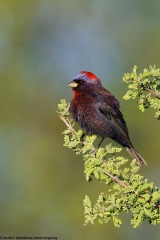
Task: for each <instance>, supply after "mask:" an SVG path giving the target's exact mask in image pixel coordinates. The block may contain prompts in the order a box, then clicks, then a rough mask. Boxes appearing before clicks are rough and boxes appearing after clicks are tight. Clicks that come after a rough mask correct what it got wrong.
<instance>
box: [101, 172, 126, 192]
mask: <svg viewBox="0 0 160 240" xmlns="http://www.w3.org/2000/svg"><path fill="white" fill-rule="evenodd" d="M102 172H103V173H105V174H106V175H107V176H108V177H110V178H111V179H112V180H113V181H115V182H117V183H118V184H119V185H121V186H122V187H124V188H126V187H128V184H125V183H124V182H123V181H121V180H120V179H119V178H118V177H117V176H113V175H112V174H110V173H108V172H106V171H104V170H103V169H102Z"/></svg>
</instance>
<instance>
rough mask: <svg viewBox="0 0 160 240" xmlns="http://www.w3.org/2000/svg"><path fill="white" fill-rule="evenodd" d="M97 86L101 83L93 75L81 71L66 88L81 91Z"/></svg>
mask: <svg viewBox="0 0 160 240" xmlns="http://www.w3.org/2000/svg"><path fill="white" fill-rule="evenodd" d="M99 85H101V81H100V79H99V78H97V77H96V76H95V75H94V74H93V73H91V72H87V71H81V72H80V73H78V74H77V75H76V76H75V78H74V79H73V80H72V82H70V83H69V84H68V87H71V88H72V89H73V91H83V90H87V89H89V88H90V87H93V86H99Z"/></svg>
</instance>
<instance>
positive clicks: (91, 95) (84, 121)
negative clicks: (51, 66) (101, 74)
mask: <svg viewBox="0 0 160 240" xmlns="http://www.w3.org/2000/svg"><path fill="white" fill-rule="evenodd" d="M68 87H71V88H72V90H73V98H72V101H71V103H70V107H69V112H70V114H71V117H72V118H73V120H74V121H75V122H77V123H78V124H79V126H80V127H81V128H82V130H83V131H84V132H85V133H86V134H88V135H94V134H96V135H97V136H99V137H101V141H100V143H99V145H98V148H99V147H100V145H101V143H102V142H103V140H104V139H105V138H107V137H108V138H110V139H113V140H114V141H115V142H117V143H119V144H120V145H121V146H122V147H124V148H125V149H126V150H127V152H128V153H129V154H130V155H131V157H132V158H134V159H136V161H137V164H138V165H142V164H145V165H147V164H146V162H145V160H144V159H143V158H142V157H141V155H140V154H139V153H138V152H137V150H136V149H135V148H134V146H133V144H132V142H131V140H130V138H129V132H128V128H127V124H126V122H125V120H124V117H123V114H122V113H121V111H120V103H119V101H118V100H117V99H116V98H115V97H114V96H113V95H112V94H111V93H110V92H109V91H108V90H107V89H105V88H104V87H103V86H102V83H101V80H100V79H99V78H98V77H97V76H96V75H94V74H93V73H92V72H88V71H81V72H79V73H78V74H77V75H76V76H75V77H74V79H73V80H72V81H71V82H70V83H69V84H68Z"/></svg>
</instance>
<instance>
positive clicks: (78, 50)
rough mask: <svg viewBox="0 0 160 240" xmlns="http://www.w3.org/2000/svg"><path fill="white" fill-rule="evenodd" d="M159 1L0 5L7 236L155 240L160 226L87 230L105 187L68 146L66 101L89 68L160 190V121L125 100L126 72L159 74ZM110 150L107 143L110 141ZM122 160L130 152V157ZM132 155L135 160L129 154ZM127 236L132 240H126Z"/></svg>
mask: <svg viewBox="0 0 160 240" xmlns="http://www.w3.org/2000/svg"><path fill="white" fill-rule="evenodd" d="M159 11H160V1H159V0H153V1H145V0H134V1H127V0H120V1H111V0H106V1H104V0H99V1H98V0H97V1H96V0H85V1H84V0H82V1H78V0H68V1H66V0H59V1H55V0H34V1H33V0H23V1H22V0H0V77H1V80H0V235H1V236H3V235H4V236H9V235H11V236H12V235H15V236H16V235H17V236H57V237H58V239H65V240H70V239H77V240H79V239H92V240H96V239H102V240H103V239H114V240H117V239H118V240H121V239H136V240H137V239H141V240H143V239H151V238H152V239H154V240H159V234H160V227H159V226H151V225H149V224H148V223H143V224H142V226H141V227H140V228H138V229H136V230H135V229H133V228H132V226H131V225H130V219H131V215H130V214H127V215H126V214H125V215H122V218H123V225H122V227H121V228H120V229H117V228H115V227H114V226H113V224H112V223H110V224H109V225H99V224H98V223H97V224H95V225H93V226H92V225H88V226H86V228H84V229H83V228H82V224H83V221H84V216H83V205H82V201H83V198H84V196H85V195H86V194H88V195H89V196H90V197H91V199H92V201H93V203H94V202H95V201H96V198H97V196H98V194H99V193H100V192H101V191H105V189H106V187H105V185H103V184H100V183H98V182H97V181H96V180H93V181H92V182H90V183H88V182H86V180H85V176H84V173H83V170H84V167H83V160H82V156H76V155H75V154H74V153H73V152H71V151H70V150H69V149H67V148H64V147H63V137H62V135H61V133H62V131H63V130H64V129H65V126H64V124H63V122H61V121H60V119H59V118H58V116H57V113H56V110H57V104H58V103H59V102H60V99H61V98H65V99H66V100H67V101H70V100H71V98H72V92H71V89H69V88H68V87H67V84H68V83H69V82H70V81H71V80H72V79H73V77H74V76H75V75H76V74H77V73H78V72H79V71H81V70H88V71H92V72H94V73H95V74H96V75H97V76H98V77H99V78H101V79H102V83H103V85H104V86H105V87H106V88H108V89H109V90H110V91H111V92H112V93H113V94H114V95H115V96H117V98H118V99H119V100H120V102H121V109H122V112H123V114H124V116H125V119H126V121H127V123H128V128H129V130H130V136H131V139H132V141H133V143H134V145H135V146H136V148H137V149H138V150H139V152H140V153H141V155H142V156H143V157H144V158H145V159H146V161H147V162H148V167H143V168H142V169H141V173H142V174H144V175H145V177H146V178H149V181H154V182H155V184H156V185H158V186H159V185H160V183H159V161H158V160H159V155H160V148H159V142H160V134H159V123H158V121H157V120H156V119H155V118H154V117H153V115H154V112H153V111H150V110H148V111H147V112H145V113H141V112H140V111H139V110H138V107H137V104H136V101H127V102H126V101H124V100H123V99H122V96H123V95H124V94H125V92H126V90H127V86H126V85H125V84H124V83H122V76H123V74H124V73H125V72H130V71H132V68H133V66H134V65H135V64H136V65H138V70H139V71H142V69H143V68H144V67H148V66H149V65H154V64H156V65H157V67H160V47H159V43H160V15H159ZM107 142H110V141H109V140H107V139H106V141H105V143H107ZM123 153H124V154H126V153H125V151H123ZM126 156H128V155H127V154H126ZM126 236H127V237H126Z"/></svg>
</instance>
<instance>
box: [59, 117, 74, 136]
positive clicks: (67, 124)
mask: <svg viewBox="0 0 160 240" xmlns="http://www.w3.org/2000/svg"><path fill="white" fill-rule="evenodd" d="M59 117H60V119H61V120H62V121H63V122H64V123H65V124H66V126H67V127H68V128H69V129H70V130H71V132H72V133H73V134H74V135H76V131H75V130H74V128H73V127H72V126H71V125H70V124H69V123H68V122H67V120H66V118H65V117H64V116H61V115H59Z"/></svg>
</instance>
